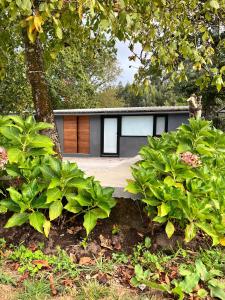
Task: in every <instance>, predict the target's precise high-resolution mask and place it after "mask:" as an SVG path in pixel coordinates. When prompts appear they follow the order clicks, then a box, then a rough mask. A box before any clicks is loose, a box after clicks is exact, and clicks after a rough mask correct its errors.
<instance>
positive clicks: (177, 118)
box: [168, 114, 189, 131]
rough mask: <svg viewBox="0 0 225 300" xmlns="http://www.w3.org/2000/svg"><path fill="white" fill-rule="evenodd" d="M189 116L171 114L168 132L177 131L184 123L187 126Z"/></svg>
mask: <svg viewBox="0 0 225 300" xmlns="http://www.w3.org/2000/svg"><path fill="white" fill-rule="evenodd" d="M188 119H189V115H188V114H169V115H168V131H171V130H176V129H177V127H179V126H180V125H181V124H182V123H185V124H187V123H188Z"/></svg>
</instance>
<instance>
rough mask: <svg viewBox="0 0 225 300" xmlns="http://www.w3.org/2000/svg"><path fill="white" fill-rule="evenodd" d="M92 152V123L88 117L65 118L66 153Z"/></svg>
mask: <svg viewBox="0 0 225 300" xmlns="http://www.w3.org/2000/svg"><path fill="white" fill-rule="evenodd" d="M89 152H90V121H89V117H88V116H64V153H71V154H73V153H83V154H88V153H89Z"/></svg>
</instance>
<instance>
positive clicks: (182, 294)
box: [172, 286, 184, 300]
mask: <svg viewBox="0 0 225 300" xmlns="http://www.w3.org/2000/svg"><path fill="white" fill-rule="evenodd" d="M172 292H173V293H174V294H175V295H178V296H179V298H178V300H183V299H184V293H183V292H182V289H181V287H179V286H176V287H175V288H174V289H172Z"/></svg>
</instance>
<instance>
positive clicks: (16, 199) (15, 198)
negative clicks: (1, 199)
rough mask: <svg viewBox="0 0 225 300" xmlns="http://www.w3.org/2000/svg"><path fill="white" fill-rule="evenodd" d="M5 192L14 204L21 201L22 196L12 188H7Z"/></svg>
mask: <svg viewBox="0 0 225 300" xmlns="http://www.w3.org/2000/svg"><path fill="white" fill-rule="evenodd" d="M7 191H8V192H9V195H10V197H11V199H12V200H13V201H14V202H16V203H18V202H20V201H21V200H22V195H21V194H20V193H19V192H17V191H16V190H15V189H14V188H13V187H10V188H8V189H7Z"/></svg>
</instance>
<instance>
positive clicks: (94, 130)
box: [90, 116, 101, 156]
mask: <svg viewBox="0 0 225 300" xmlns="http://www.w3.org/2000/svg"><path fill="white" fill-rule="evenodd" d="M90 155H91V156H100V155H101V117H100V116H91V117H90Z"/></svg>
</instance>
